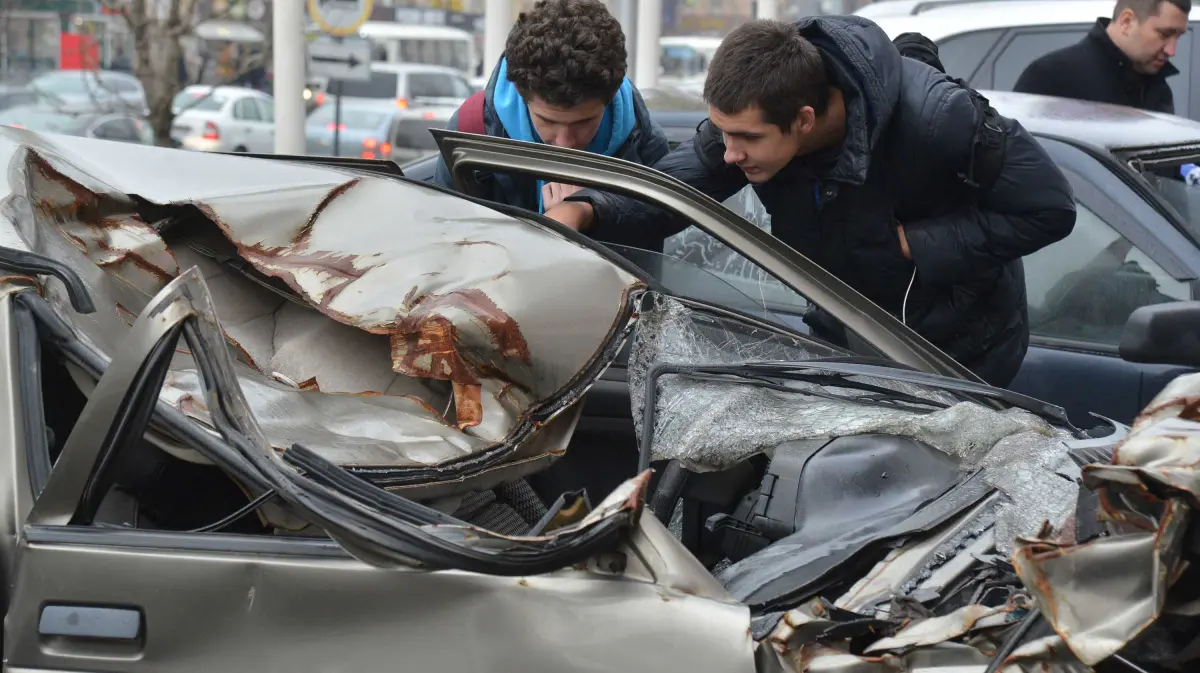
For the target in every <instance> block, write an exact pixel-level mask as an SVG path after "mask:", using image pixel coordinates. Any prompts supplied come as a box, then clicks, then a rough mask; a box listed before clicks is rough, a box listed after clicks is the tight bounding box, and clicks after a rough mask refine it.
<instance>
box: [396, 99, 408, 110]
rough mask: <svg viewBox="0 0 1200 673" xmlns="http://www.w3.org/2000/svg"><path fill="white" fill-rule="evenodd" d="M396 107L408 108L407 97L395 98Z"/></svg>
mask: <svg viewBox="0 0 1200 673" xmlns="http://www.w3.org/2000/svg"><path fill="white" fill-rule="evenodd" d="M396 107H398V108H400V109H401V110H407V109H408V99H407V98H397V99H396Z"/></svg>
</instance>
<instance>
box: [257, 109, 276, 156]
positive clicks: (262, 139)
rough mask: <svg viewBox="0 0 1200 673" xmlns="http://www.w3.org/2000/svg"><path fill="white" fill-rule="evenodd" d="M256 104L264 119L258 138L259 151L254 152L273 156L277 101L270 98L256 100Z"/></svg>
mask: <svg viewBox="0 0 1200 673" xmlns="http://www.w3.org/2000/svg"><path fill="white" fill-rule="evenodd" d="M254 102H255V104H257V105H258V113H259V116H260V117H262V125H261V127H260V128H259V135H258V138H257V146H258V149H256V150H254V151H255V152H258V153H260V154H271V153H272V152H274V151H275V101H273V100H271V99H270V98H255V99H254Z"/></svg>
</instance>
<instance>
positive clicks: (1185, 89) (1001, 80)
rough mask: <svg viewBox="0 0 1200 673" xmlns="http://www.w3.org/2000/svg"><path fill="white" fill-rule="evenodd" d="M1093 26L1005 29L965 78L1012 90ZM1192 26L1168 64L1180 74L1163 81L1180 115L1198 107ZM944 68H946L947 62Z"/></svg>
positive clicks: (979, 84)
mask: <svg viewBox="0 0 1200 673" xmlns="http://www.w3.org/2000/svg"><path fill="white" fill-rule="evenodd" d="M1093 25H1095V24H1093V23H1077V24H1069V25H1066V24H1064V25H1055V26H1025V27H1021V28H1012V29H1009V30H1008V32H1007V33H1006V34H1005V35H1004V36H1003V37H1002V38H1001V39H1000V40H999V43H998V44H997V45H996V46H995V48H994V49H992V51H991V53H989V54H987V56H986V58H984V59H983V62H982V63H981V64H980V65H979V67H978V68H977V69H976V70H975V72H974V73H973V76H972V77H971V78H970V79H969V80H968V81H969V83H970V84H971V86H973V87H975V88H977V89H994V90H997V91H1012V90H1013V87H1014V86H1016V84H1017V79H1018V78H1020V76H1021V73H1023V72H1024V71H1025V68H1027V67H1028V66H1029V64H1030V63H1032V62H1033V61H1035V60H1037V59H1038V58H1041V57H1042V56H1044V55H1045V54H1048V53H1050V52H1052V51H1054V50H1056V49H1061V48H1063V47H1066V46H1069V45H1072V44H1075V43H1076V42H1079V41H1080V40H1082V39H1083V38H1084V37H1086V36H1087V34H1088V31H1090V30H1091V29H1092V26H1093ZM1195 26H1196V24H1195V23H1194V22H1193V23H1192V24H1189V26H1188V31H1187V33H1185V34H1184V35H1183V36H1181V37H1180V38H1179V42H1178V44H1177V46H1176V53H1175V57H1174V58H1172V59H1171V63H1173V64H1174V65H1175V67H1177V68H1179V71H1180V73H1179V74H1178V75H1176V76H1174V77H1171V78H1169V79H1168V80H1167V82H1168V83H1169V84H1170V85H1171V91H1172V93H1173V94H1174V96H1175V114H1177V115H1179V116H1181V117H1191V116H1193V115H1192V112H1193V111H1194V110H1200V101H1194V100H1193V95H1194V94H1193V92H1192V87H1191V73H1192V72H1194V70H1193V65H1192V62H1193V58H1194V57H1193V49H1192V43H1193V40H1194V35H1195ZM956 37H957V36H956ZM944 41H948V40H944ZM940 48H941V43H939V49H940ZM946 67H947V69H949V68H950V66H949V64H947V66H946Z"/></svg>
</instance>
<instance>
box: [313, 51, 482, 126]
mask: <svg viewBox="0 0 1200 673" xmlns="http://www.w3.org/2000/svg"><path fill="white" fill-rule="evenodd" d="M339 93H340V95H342V96H343V97H345V98H357V99H377V100H394V101H396V107H398V108H400V109H402V110H408V109H420V110H433V111H434V112H435V114H437V108H445V109H448V110H449V111H450V113H453V112H454V111H455V110H457V109H458V106H460V105H462V103H463V101H465V100H466V99H467V98H468V97H469V96H470V95H471V94H473V93H475V88H474V87H472V86H471V83H470V82H469V81H468V80H467V78H466V77H465V76H463V74H462V73H461V72H460V71H458V70H455V69H454V68H445V67H441V66H436V65H422V64H419V63H372V64H371V79H370V81H366V82H338V83H336V84H331V85H330V87H329V89H328V90H327V91H326V92H325V103H324V104H325V105H332V104H333V99H332V96H334V95H336V94H339Z"/></svg>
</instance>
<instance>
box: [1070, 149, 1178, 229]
mask: <svg viewBox="0 0 1200 673" xmlns="http://www.w3.org/2000/svg"><path fill="white" fill-rule="evenodd" d="M1082 149H1085V148H1082ZM1097 158H1098V159H1099V160H1100V161H1101V162H1102V163H1108V162H1109V161H1111V163H1112V164H1115V165H1116V166H1117V167H1119V169H1118V170H1117V171H1116V172H1117V173H1118V175H1120V176H1121V177H1122V178H1123V179H1125V181H1126V182H1127V183H1128V184H1129V185H1130V186H1131V187H1133V188H1134V189H1135V190H1136V191H1138V192H1139V194H1141V195H1142V196H1143V198H1145V200H1146V201H1148V202H1150V203H1151V204H1152V205H1153V206H1154V208H1155V210H1157V211H1158V212H1159V213H1161V214H1162V216H1163V217H1165V218H1166V219H1167V220H1168V221H1169V222H1170V223H1171V224H1172V225H1173V226H1174V227H1175V228H1176V229H1178V230H1179V232H1180V233H1182V234H1183V235H1184V236H1186V237H1187V238H1188V239H1189V240H1190V241H1191V242H1192V243H1193V244H1195V245H1197V246H1200V223H1197V224H1196V225H1192V224H1191V223H1190V222H1189V221H1188V219H1187V216H1186V215H1184V214H1183V213H1181V212H1179V210H1178V209H1177V208H1176V207H1175V206H1174V205H1173V204H1171V202H1170V201H1168V200H1167V199H1166V197H1165V196H1164V195H1163V194H1162V193H1160V192H1159V190H1158V189H1156V188H1155V187H1154V185H1152V184H1150V182H1149V181H1148V180H1147V179H1146V177H1145V175H1144V173H1145V172H1146V171H1147V170H1149V169H1152V168H1155V167H1158V166H1165V165H1170V164H1173V163H1179V162H1182V161H1184V160H1186V159H1193V160H1194V163H1197V164H1200V144H1197V143H1189V144H1183V145H1160V146H1156V147H1142V148H1135V149H1130V150H1123V151H1114V152H1113V153H1112V155H1111V156H1110V157H1102V156H1097ZM1106 160H1108V161H1106Z"/></svg>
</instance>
